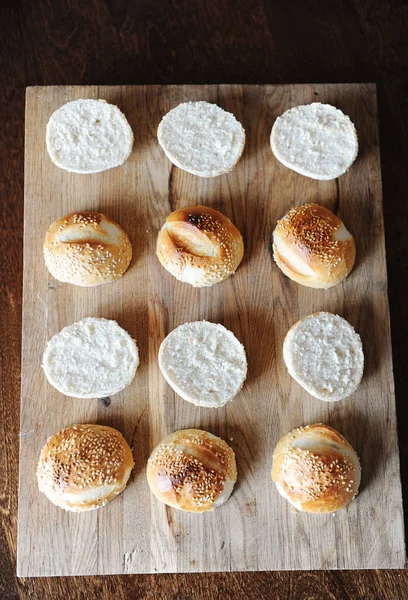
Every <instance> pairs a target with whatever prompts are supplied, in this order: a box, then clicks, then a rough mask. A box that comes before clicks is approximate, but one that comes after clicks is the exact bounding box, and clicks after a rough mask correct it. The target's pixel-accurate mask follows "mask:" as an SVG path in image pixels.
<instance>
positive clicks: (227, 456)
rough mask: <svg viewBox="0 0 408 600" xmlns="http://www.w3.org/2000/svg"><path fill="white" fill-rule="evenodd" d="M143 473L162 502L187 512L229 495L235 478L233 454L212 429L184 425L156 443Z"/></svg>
mask: <svg viewBox="0 0 408 600" xmlns="http://www.w3.org/2000/svg"><path fill="white" fill-rule="evenodd" d="M146 474H147V481H148V483H149V487H150V489H151V491H152V492H153V494H154V495H155V496H156V498H158V499H159V500H160V501H161V502H164V503H165V504H167V505H168V506H172V507H174V508H177V509H179V510H183V511H186V512H193V513H200V512H206V511H210V510H214V508H217V507H218V506H221V504H223V503H224V502H226V501H227V500H228V498H229V497H230V495H231V493H232V490H233V487H234V484H235V481H236V479H237V468H236V463H235V454H234V451H233V450H232V448H230V447H229V446H228V444H227V443H226V442H224V440H222V439H221V438H219V437H217V436H215V435H213V434H212V433H208V432H207V431H202V430H200V429H183V430H180V431H175V432H174V433H172V434H170V435H168V436H167V437H166V438H164V440H162V441H161V442H160V444H159V445H158V446H156V448H155V449H154V450H153V452H152V454H151V456H150V458H149V460H148V463H147V470H146Z"/></svg>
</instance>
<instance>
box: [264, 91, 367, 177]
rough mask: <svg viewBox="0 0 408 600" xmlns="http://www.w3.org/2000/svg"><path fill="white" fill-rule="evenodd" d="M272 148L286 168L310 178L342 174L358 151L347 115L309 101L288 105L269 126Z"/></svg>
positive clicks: (352, 126) (352, 127)
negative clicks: (287, 108) (293, 105)
mask: <svg viewBox="0 0 408 600" xmlns="http://www.w3.org/2000/svg"><path fill="white" fill-rule="evenodd" d="M271 147H272V152H273V153H274V155H275V156H276V158H277V159H278V160H279V161H280V162H281V163H282V164H284V165H285V166H286V167H289V169H292V170H293V171H296V172H297V173H300V174H301V175H305V176H306V177H311V178H312V179H321V180H328V179H335V178H336V177H340V175H343V173H345V172H346V171H347V170H348V169H349V168H350V167H351V165H352V164H353V162H354V161H355V159H356V157H357V154H358V139H357V132H356V129H355V127H354V125H353V123H352V122H351V120H350V118H349V117H348V116H347V115H345V114H344V113H343V112H342V111H341V110H339V109H338V108H335V107H334V106H331V105H330V104H321V103H320V102H313V103H312V104H305V105H302V106H295V107H294V108H290V109H289V110H287V111H286V112H284V113H283V115H281V116H280V117H278V118H277V119H276V121H275V123H274V125H273V127H272V133H271Z"/></svg>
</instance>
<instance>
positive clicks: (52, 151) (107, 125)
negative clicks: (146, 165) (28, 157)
mask: <svg viewBox="0 0 408 600" xmlns="http://www.w3.org/2000/svg"><path fill="white" fill-rule="evenodd" d="M45 139H46V144H47V150H48V154H49V155H50V158H51V160H52V162H53V163H54V164H56V165H57V167H60V168H61V169H65V170H66V171H71V172H72V173H84V174H85V173H100V172H101V171H106V170H107V169H112V168H113V167H118V166H119V165H122V164H123V163H124V162H125V160H127V158H128V157H129V155H130V153H131V151H132V146H133V131H132V129H131V127H130V125H129V123H128V122H127V119H126V117H125V115H124V114H123V113H122V112H121V111H120V110H119V108H118V107H117V106H114V105H113V104H108V102H105V100H91V99H81V100H74V101H73V102H67V103H66V104H64V105H63V106H61V107H60V108H58V109H57V110H56V111H55V112H54V113H53V114H52V115H51V117H50V120H49V121H48V124H47V131H46V138H45Z"/></svg>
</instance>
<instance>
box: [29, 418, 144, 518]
mask: <svg viewBox="0 0 408 600" xmlns="http://www.w3.org/2000/svg"><path fill="white" fill-rule="evenodd" d="M133 465H134V461H133V456H132V451H131V449H130V448H129V445H128V444H127V442H126V440H125V439H124V437H123V436H122V434H121V433H119V431H116V429H112V427H105V426H103V425H74V426H73V427H67V428H66V429H62V430H61V431H59V432H58V433H56V434H55V435H53V436H51V437H50V438H49V439H48V441H47V443H46V444H45V446H44V447H43V449H42V450H41V455H40V460H39V463H38V466H37V481H38V487H39V490H40V492H42V493H43V494H45V495H46V496H47V498H48V499H49V500H51V502H52V503H53V504H55V505H56V506H60V507H61V508H64V509H65V510H70V511H72V512H81V511H85V510H93V509H95V508H100V507H101V506H104V504H106V503H107V502H109V501H110V500H113V498H115V496H117V495H118V494H120V492H122V491H123V490H124V489H125V487H126V484H127V481H128V479H129V477H130V473H131V471H132V468H133Z"/></svg>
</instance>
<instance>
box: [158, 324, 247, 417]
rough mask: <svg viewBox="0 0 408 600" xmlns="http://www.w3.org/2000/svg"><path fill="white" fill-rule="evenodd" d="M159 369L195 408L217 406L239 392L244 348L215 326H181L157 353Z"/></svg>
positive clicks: (228, 332) (232, 335) (230, 333)
mask: <svg viewBox="0 0 408 600" xmlns="http://www.w3.org/2000/svg"><path fill="white" fill-rule="evenodd" d="M159 366H160V369H161V372H162V374H163V376H164V377H165V379H166V380H167V382H168V383H169V384H170V386H171V387H172V388H173V389H174V391H175V392H177V394H179V396H181V397H182V398H184V400H187V401H188V402H192V403H193V404H195V405H196V406H207V407H216V408H218V407H220V406H223V405H224V404H225V403H226V402H228V401H229V400H231V399H232V398H233V397H234V396H235V395H236V394H237V393H238V392H239V390H240V389H241V387H242V385H243V383H244V381H245V378H246V374H247V361H246V356H245V349H244V346H243V345H242V344H241V342H239V341H238V340H237V338H236V337H235V335H234V334H233V333H232V332H231V331H229V330H228V329H226V328H225V327H223V326H222V325H219V324H216V323H209V322H208V321H195V322H193V323H184V325H180V327H177V328H176V329H174V331H172V332H171V333H170V334H169V335H168V336H167V337H166V338H165V339H164V340H163V342H162V344H161V346H160V350H159Z"/></svg>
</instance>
